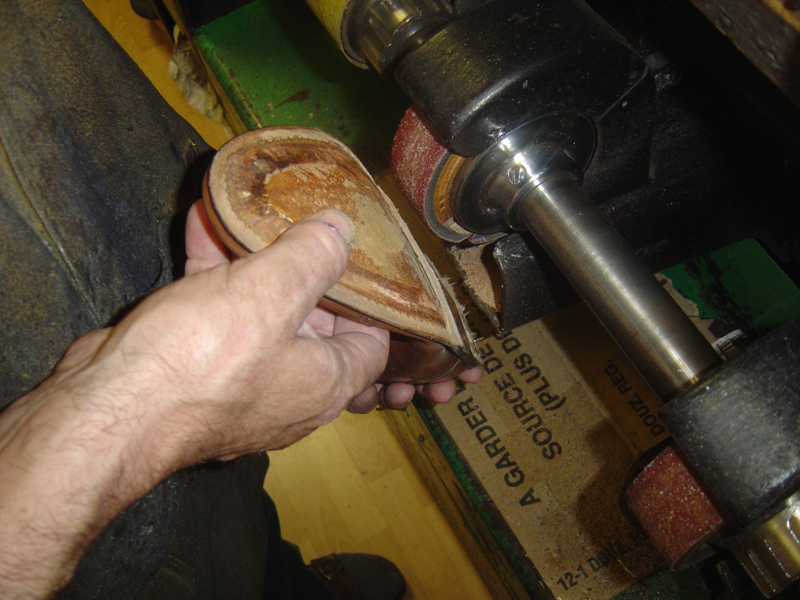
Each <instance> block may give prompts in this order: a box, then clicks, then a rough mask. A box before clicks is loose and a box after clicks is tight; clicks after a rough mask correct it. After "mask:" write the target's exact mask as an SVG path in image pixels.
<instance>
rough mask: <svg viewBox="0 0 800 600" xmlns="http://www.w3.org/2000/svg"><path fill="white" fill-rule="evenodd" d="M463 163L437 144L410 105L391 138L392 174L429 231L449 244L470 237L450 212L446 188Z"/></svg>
mask: <svg viewBox="0 0 800 600" xmlns="http://www.w3.org/2000/svg"><path fill="white" fill-rule="evenodd" d="M463 160H464V159H463V158H462V157H460V156H458V155H455V154H452V153H451V152H450V151H449V150H448V149H447V148H446V147H445V146H443V145H442V144H441V143H440V142H439V140H438V139H437V138H436V137H435V136H434V135H433V133H431V131H430V130H429V129H428V128H427V127H426V126H425V124H424V123H423V122H422V120H421V119H420V117H419V115H418V114H417V112H416V110H415V108H414V107H413V106H412V107H411V108H409V109H408V111H407V112H406V114H405V115H404V116H403V119H402V120H401V121H400V126H399V127H398V128H397V133H396V134H395V137H394V145H393V146H392V171H394V176H395V178H396V179H397V182H398V184H399V185H400V189H402V190H403V192H405V194H406V195H407V196H408V198H409V200H410V201H411V204H412V205H413V206H414V208H415V209H416V211H417V212H418V213H419V214H420V216H421V217H422V218H423V220H424V221H425V223H426V224H427V225H428V227H429V228H430V229H431V231H433V232H434V233H435V234H436V235H438V236H439V237H441V238H444V239H445V240H447V241H450V242H460V241H463V240H465V239H467V238H468V237H469V236H470V233H469V232H468V231H466V230H464V229H462V228H461V227H459V226H458V225H457V224H456V223H455V222H454V221H453V214H452V211H451V209H450V193H449V192H450V190H449V186H450V184H451V182H452V179H453V176H454V175H455V173H456V171H457V170H458V167H459V166H460V164H461V163H462V162H463Z"/></svg>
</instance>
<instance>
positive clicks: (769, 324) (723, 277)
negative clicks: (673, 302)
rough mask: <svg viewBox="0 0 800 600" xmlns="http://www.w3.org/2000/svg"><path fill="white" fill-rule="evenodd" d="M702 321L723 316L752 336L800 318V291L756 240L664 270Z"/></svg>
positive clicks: (722, 317)
mask: <svg viewBox="0 0 800 600" xmlns="http://www.w3.org/2000/svg"><path fill="white" fill-rule="evenodd" d="M663 273H664V275H666V276H667V277H668V278H669V279H670V280H671V281H672V284H673V286H674V287H675V289H677V290H678V291H679V292H680V293H681V294H682V295H683V296H685V297H687V298H689V299H690V300H692V301H694V302H695V303H696V304H697V305H698V308H699V311H700V317H701V318H703V319H722V320H723V321H726V322H728V323H731V324H732V325H735V326H737V327H740V328H742V329H743V330H744V331H745V333H747V334H748V336H749V337H750V338H752V339H755V338H757V337H760V336H762V335H764V334H765V333H767V332H769V331H771V330H772V329H774V328H775V327H777V326H778V325H780V324H782V323H785V322H787V321H790V320H792V319H795V318H798V317H800V291H798V289H797V288H796V287H795V285H794V284H793V283H792V281H791V280H790V279H789V278H788V277H787V276H786V274H784V272H783V271H782V270H781V269H780V267H778V265H777V264H775V262H774V261H773V260H772V258H770V256H769V255H768V254H767V253H766V252H765V251H764V249H763V248H761V246H760V245H759V244H758V242H756V241H754V240H744V241H742V242H739V243H737V244H733V245H731V246H728V247H726V248H723V249H721V250H717V251H715V252H711V253H710V254H707V255H705V256H702V257H700V258H697V259H694V260H691V261H689V262H687V263H684V264H682V265H678V266H676V267H672V268H670V269H666V270H665V271H663Z"/></svg>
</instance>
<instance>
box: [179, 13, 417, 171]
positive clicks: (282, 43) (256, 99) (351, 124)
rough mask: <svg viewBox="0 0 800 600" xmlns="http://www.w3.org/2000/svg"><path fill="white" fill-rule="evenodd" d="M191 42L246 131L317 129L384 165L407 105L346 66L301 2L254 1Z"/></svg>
mask: <svg viewBox="0 0 800 600" xmlns="http://www.w3.org/2000/svg"><path fill="white" fill-rule="evenodd" d="M194 42H195V44H196V46H197V48H198V50H199V51H200V53H201V54H202V55H203V58H204V59H205V61H206V63H207V64H208V66H209V68H210V69H211V70H212V72H213V74H214V77H215V78H216V79H217V82H218V83H219V84H220V86H221V87H222V88H223V90H224V93H225V95H226V96H227V98H228V99H229V100H230V102H231V103H232V105H233V107H234V109H235V111H236V112H237V114H238V115H239V117H240V118H241V120H242V122H243V123H244V125H245V127H246V128H248V129H257V128H260V127H267V126H273V125H280V126H285V125H303V126H309V127H317V128H319V129H322V130H323V131H326V132H328V133H330V134H331V135H334V136H336V137H337V138H338V139H340V140H341V141H342V142H344V143H345V144H347V145H348V146H350V147H351V148H352V149H353V150H354V152H355V153H356V154H357V155H358V156H359V158H361V160H362V161H363V162H364V163H365V164H366V166H367V168H369V169H371V170H374V169H378V168H382V167H385V166H388V156H389V154H388V153H389V149H390V148H391V141H392V138H393V136H394V132H395V131H396V130H397V125H398V123H399V122H400V119H401V117H402V115H403V113H404V112H405V110H406V108H407V107H408V106H409V104H410V102H409V100H407V99H406V98H405V97H404V96H403V95H402V93H401V92H400V91H399V89H395V88H393V87H391V86H390V85H388V84H387V83H386V82H384V81H382V80H381V78H380V77H379V76H378V75H377V74H376V73H374V72H372V71H366V70H363V69H359V68H358V67H356V66H355V65H352V64H351V63H349V62H348V61H347V59H346V58H345V57H344V55H343V54H342V53H341V51H340V50H339V48H338V47H337V46H336V44H335V43H334V41H333V40H331V39H330V37H329V36H328V33H327V32H326V31H325V29H324V28H323V27H322V25H321V24H319V22H318V21H317V20H316V18H315V17H314V14H313V13H312V12H311V10H310V9H309V8H308V7H307V6H306V5H305V3H304V2H300V1H299V0H290V1H288V2H287V1H286V0H255V1H254V2H252V3H250V4H248V5H246V6H243V7H242V8H240V9H237V10H235V11H233V12H231V13H229V14H228V15H226V16H225V17H222V18H220V19H217V20H216V21H213V22H212V23H210V24H208V25H206V26H204V27H201V28H200V29H198V31H197V32H196V33H195V37H194Z"/></svg>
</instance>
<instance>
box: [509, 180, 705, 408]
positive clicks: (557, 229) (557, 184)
mask: <svg viewBox="0 0 800 600" xmlns="http://www.w3.org/2000/svg"><path fill="white" fill-rule="evenodd" d="M513 210H514V211H515V217H516V218H517V219H518V220H519V221H521V222H522V223H523V224H524V225H525V226H526V227H527V228H528V229H529V230H530V231H531V233H533V235H534V236H535V237H536V239H537V240H538V241H539V243H540V244H541V245H542V246H543V247H544V249H545V250H546V251H547V253H548V254H549V255H550V257H551V258H552V259H553V260H554V261H555V263H556V264H557V265H558V266H559V268H560V269H561V271H562V272H563V273H564V274H565V275H566V277H567V279H569V281H570V283H572V285H573V286H574V287H575V289H576V290H577V291H578V293H579V294H580V295H581V297H582V298H583V300H584V301H585V302H586V304H587V305H588V306H589V307H590V308H591V309H592V311H593V312H594V313H595V315H596V316H597V318H598V319H599V320H600V322H601V323H602V324H603V325H604V326H605V328H606V329H607V330H608V331H609V333H610V334H611V336H612V337H613V338H614V339H615V340H616V342H617V343H618V344H619V345H620V347H621V348H622V350H623V351H624V352H625V353H626V354H627V355H628V358H630V360H631V361H632V362H633V364H634V366H635V367H636V368H637V369H638V370H639V372H640V373H641V374H642V375H643V376H644V378H645V379H646V380H647V382H648V383H649V384H650V386H651V387H652V388H653V389H654V390H655V392H656V394H658V396H659V397H660V398H661V399H662V400H664V401H666V400H669V399H670V398H672V397H674V396H675V395H677V394H678V393H680V392H681V391H682V390H684V389H686V388H687V387H689V386H690V385H692V384H693V383H695V382H696V381H698V380H699V378H700V377H701V376H702V375H704V374H705V373H707V372H708V371H709V370H710V369H711V368H713V367H714V366H715V365H716V364H717V363H718V362H719V358H718V356H717V353H716V352H715V351H714V349H713V348H712V347H711V345H710V344H709V343H708V342H707V341H706V339H705V338H704V337H703V335H702V334H701V333H700V332H699V331H698V329H697V328H696V327H695V326H694V324H693V323H692V322H691V321H690V320H689V318H688V317H687V316H686V314H685V313H684V312H683V311H682V310H681V308H680V307H679V306H678V305H677V304H676V303H675V301H674V300H673V299H672V298H671V297H670V295H669V294H668V293H667V291H666V290H665V289H664V288H663V287H662V286H661V284H660V283H659V282H658V280H657V279H656V278H655V276H654V275H653V273H652V272H651V271H650V270H649V269H648V268H647V266H646V265H645V264H644V263H643V262H642V260H641V259H640V258H639V257H638V256H637V255H636V254H635V252H634V251H633V249H632V248H631V247H630V245H629V244H628V243H627V242H626V241H625V240H624V239H623V238H622V236H621V235H620V234H619V232H617V230H616V229H614V228H613V227H612V226H611V225H610V224H609V223H608V221H607V220H606V218H605V217H604V216H603V214H602V213H601V212H600V210H599V209H598V208H597V206H596V205H595V204H594V202H592V200H591V199H590V198H589V197H588V196H587V195H586V193H585V192H584V191H583V189H582V188H581V186H580V185H579V184H578V182H577V181H576V180H575V178H574V177H573V176H572V175H570V174H568V173H557V174H554V175H553V176H552V177H549V178H547V179H546V180H545V181H544V182H542V183H541V184H540V185H538V186H537V187H535V188H534V189H532V190H531V191H530V192H527V193H526V194H525V196H524V197H522V198H519V199H518V200H517V202H515V203H514V207H513Z"/></svg>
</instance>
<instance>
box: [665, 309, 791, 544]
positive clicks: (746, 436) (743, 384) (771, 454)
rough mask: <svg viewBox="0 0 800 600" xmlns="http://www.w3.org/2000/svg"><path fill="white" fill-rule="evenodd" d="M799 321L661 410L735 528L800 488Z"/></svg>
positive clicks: (766, 515) (765, 512) (758, 517)
mask: <svg viewBox="0 0 800 600" xmlns="http://www.w3.org/2000/svg"><path fill="white" fill-rule="evenodd" d="M798 367H800V321H793V322H792V323H790V324H787V325H784V326H783V327H781V328H780V329H778V330H776V331H774V332H772V333H770V334H768V335H766V336H764V337H763V338H761V339H759V340H758V341H756V342H755V343H754V344H753V345H752V346H750V347H748V349H747V350H746V351H745V352H742V353H741V354H739V355H738V356H736V357H734V358H733V359H731V360H730V361H729V362H728V363H726V364H725V365H724V366H723V367H721V368H720V369H719V370H718V371H716V372H715V373H714V374H713V375H711V376H709V377H708V378H706V379H705V380H704V381H703V382H702V383H700V384H699V385H697V386H695V387H694V388H692V389H690V390H688V391H687V392H685V393H683V394H681V395H680V396H678V397H677V398H675V399H674V400H672V402H670V403H669V404H667V405H666V406H665V407H664V408H663V409H662V410H661V419H662V421H663V422H664V424H665V425H666V426H667V428H668V429H669V431H670V433H671V434H672V435H673V437H674V438H675V441H676V443H677V444H678V446H679V447H680V448H681V450H682V451H683V452H684V454H685V455H686V456H687V457H688V459H689V461H690V462H691V464H692V465H693V466H694V468H695V469H696V470H697V472H698V473H699V474H700V476H701V477H702V479H703V481H704V482H705V483H706V484H707V485H708V486H709V488H710V490H711V491H712V492H713V494H714V497H715V498H716V499H717V500H718V501H719V502H720V503H721V504H722V506H723V507H724V508H725V510H726V511H727V512H728V513H729V514H730V516H731V517H732V518H733V519H734V521H735V522H736V523H737V525H738V526H739V527H741V528H742V529H745V528H747V527H748V526H751V525H752V524H754V523H758V522H761V521H764V520H766V519H768V518H770V517H772V516H773V514H774V512H775V511H777V510H778V507H779V506H780V505H781V503H782V502H783V501H784V500H785V499H786V498H788V497H789V496H790V495H791V494H793V493H794V492H796V491H797V490H798V489H800V435H798V432H800V368H798Z"/></svg>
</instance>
